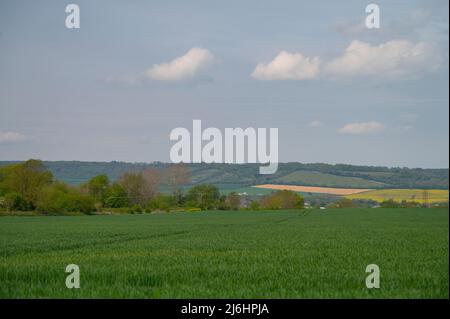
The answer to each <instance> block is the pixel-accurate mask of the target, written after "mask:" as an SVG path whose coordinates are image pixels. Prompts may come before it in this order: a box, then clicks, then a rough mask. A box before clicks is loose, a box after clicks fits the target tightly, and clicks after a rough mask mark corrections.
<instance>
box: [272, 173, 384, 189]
mask: <svg viewBox="0 0 450 319" xmlns="http://www.w3.org/2000/svg"><path fill="white" fill-rule="evenodd" d="M279 182H281V183H284V184H296V185H307V186H322V187H349V188H380V187H384V186H386V184H384V183H380V182H375V181H372V180H368V179H363V178H360V177H349V176H338V175H332V174H327V173H321V172H314V171H296V172H292V173H290V174H287V175H285V176H282V177H280V178H278V179H276V180H275V182H274V183H279Z"/></svg>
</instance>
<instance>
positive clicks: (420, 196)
mask: <svg viewBox="0 0 450 319" xmlns="http://www.w3.org/2000/svg"><path fill="white" fill-rule="evenodd" d="M427 193H428V202H430V203H443V202H448V190H445V189H429V190H427ZM346 197H348V198H350V199H371V200H375V201H378V202H382V201H384V200H388V199H393V200H395V201H402V200H406V201H415V202H419V203H423V202H424V191H423V190H422V189H379V190H371V191H367V192H364V193H359V194H352V195H349V196H346Z"/></svg>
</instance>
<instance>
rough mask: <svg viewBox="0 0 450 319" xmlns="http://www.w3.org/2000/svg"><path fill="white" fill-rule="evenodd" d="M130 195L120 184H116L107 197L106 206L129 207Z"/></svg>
mask: <svg viewBox="0 0 450 319" xmlns="http://www.w3.org/2000/svg"><path fill="white" fill-rule="evenodd" d="M128 204H129V203H128V195H127V192H126V191H125V189H124V188H123V187H122V185H120V184H119V183H114V184H112V185H111V187H110V188H109V189H108V191H107V192H106V195H105V200H104V206H105V207H109V208H121V207H128Z"/></svg>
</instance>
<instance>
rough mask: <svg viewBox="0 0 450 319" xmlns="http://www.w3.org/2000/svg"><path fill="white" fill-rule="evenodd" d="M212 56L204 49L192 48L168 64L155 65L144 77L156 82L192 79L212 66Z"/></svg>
mask: <svg viewBox="0 0 450 319" xmlns="http://www.w3.org/2000/svg"><path fill="white" fill-rule="evenodd" d="M213 61H214V55H213V54H212V53H211V52H209V51H208V50H206V49H202V48H192V49H190V50H189V51H188V52H187V53H186V54H185V55H183V56H181V57H178V58H176V59H174V60H172V61H170V62H167V63H161V64H155V65H154V66H153V67H152V68H150V69H149V70H147V71H146V72H145V75H146V76H147V77H149V78H150V79H152V80H157V81H179V80H186V79H192V78H195V77H196V76H198V75H199V74H200V73H201V72H202V71H203V70H205V69H206V68H207V67H208V66H210V65H211V64H212V62H213Z"/></svg>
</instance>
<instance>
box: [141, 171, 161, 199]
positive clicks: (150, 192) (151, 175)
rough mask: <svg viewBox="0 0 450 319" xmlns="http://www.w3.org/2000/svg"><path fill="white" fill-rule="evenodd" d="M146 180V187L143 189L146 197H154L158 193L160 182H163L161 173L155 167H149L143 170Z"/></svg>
mask: <svg viewBox="0 0 450 319" xmlns="http://www.w3.org/2000/svg"><path fill="white" fill-rule="evenodd" d="M142 175H143V177H144V180H145V189H144V190H143V192H144V196H145V197H146V198H149V199H151V198H153V197H155V196H156V194H157V193H158V188H159V184H160V183H161V173H160V171H159V170H157V169H154V168H147V169H146V170H144V171H143V172H142Z"/></svg>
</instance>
